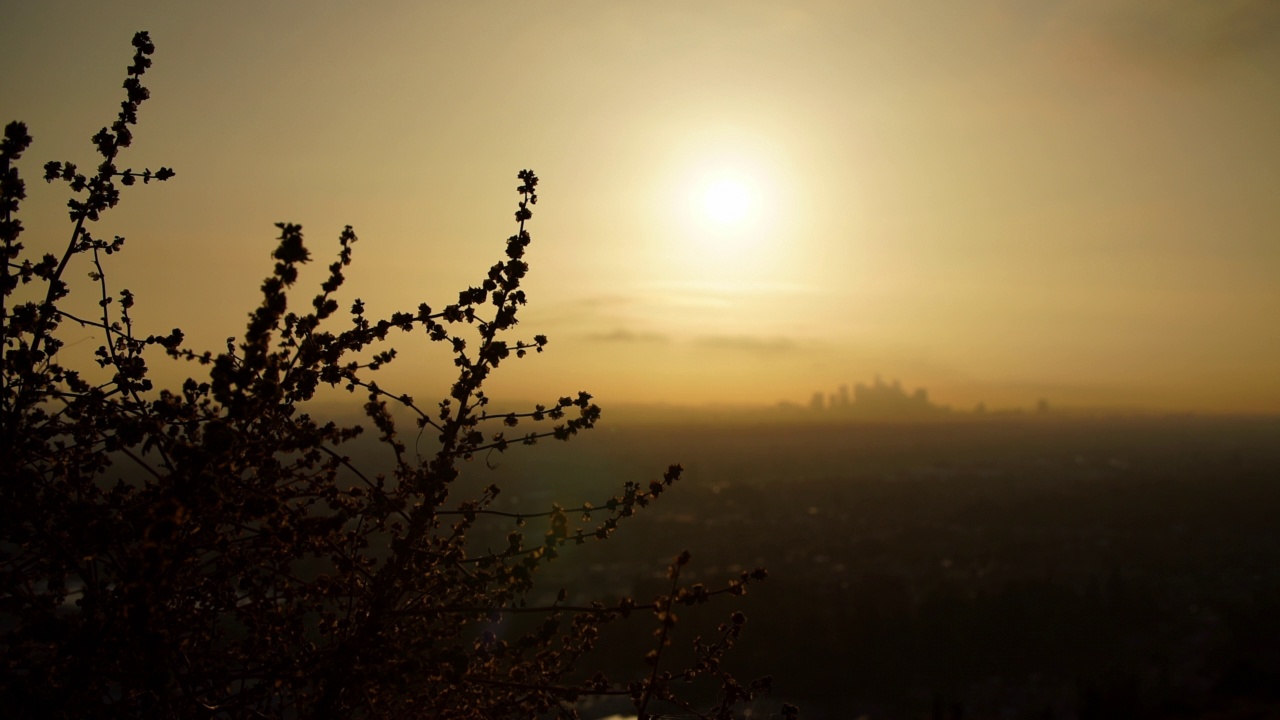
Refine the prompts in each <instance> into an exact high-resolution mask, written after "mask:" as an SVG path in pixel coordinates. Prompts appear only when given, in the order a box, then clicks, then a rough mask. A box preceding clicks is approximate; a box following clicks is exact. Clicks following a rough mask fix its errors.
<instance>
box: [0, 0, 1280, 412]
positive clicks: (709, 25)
mask: <svg viewBox="0 0 1280 720" xmlns="http://www.w3.org/2000/svg"><path fill="white" fill-rule="evenodd" d="M142 29H145V30H149V31H150V32H151V34H152V38H153V40H154V41H155V43H156V45H157V48H158V49H157V53H156V55H155V56H154V57H155V63H156V64H155V67H154V69H153V70H152V72H151V73H149V74H148V75H147V79H146V84H147V86H148V87H149V88H150V89H151V91H152V99H151V100H150V101H149V102H148V103H146V104H145V105H144V106H143V108H142V112H141V123H140V127H139V130H138V132H137V141H136V142H135V143H134V147H133V148H131V150H130V153H129V155H128V156H126V157H125V158H124V159H123V161H122V162H121V163H120V164H121V165H122V166H133V167H135V168H140V167H143V166H151V167H153V168H154V167H156V166H159V165H168V166H171V167H173V168H174V169H176V170H177V173H178V175H177V177H176V178H175V179H173V180H172V181H170V182H169V183H167V184H164V185H160V186H151V187H146V188H143V187H141V186H137V187H134V188H130V189H128V191H127V192H126V197H125V200H124V202H123V204H122V205H121V206H120V207H119V208H118V209H117V210H116V211H114V212H113V213H111V214H110V215H109V216H107V218H106V219H105V220H104V221H103V222H102V223H100V227H99V228H98V231H97V232H98V234H100V235H108V236H109V235H111V234H121V235H125V236H126V237H128V239H129V245H128V246H127V248H126V254H125V255H124V256H123V257H121V258H119V259H116V261H115V263H114V264H113V266H112V267H111V268H110V269H109V271H110V278H111V280H112V282H113V284H114V285H115V286H116V287H117V288H118V287H128V288H130V289H132V290H133V291H134V292H135V293H136V294H137V295H138V302H139V307H138V309H137V311H136V312H135V320H136V321H137V322H138V323H139V324H141V325H142V326H143V327H144V328H147V329H154V330H157V331H159V330H167V329H168V328H170V327H173V326H175V325H176V326H181V327H182V328H183V329H184V330H186V331H187V334H188V337H189V338H190V340H191V344H192V345H194V346H196V347H201V348H203V347H208V348H212V349H218V348H219V347H220V346H221V344H222V343H223V342H224V339H225V338H226V337H227V336H229V335H231V334H237V333H240V332H242V331H243V328H244V324H245V320H246V317H247V313H248V312H249V310H250V309H251V308H252V307H253V305H254V303H255V300H256V297H257V288H258V285H259V284H260V282H261V279H262V277H263V276H264V275H265V274H266V273H267V272H268V271H269V267H270V261H269V257H268V256H269V254H270V252H271V250H272V249H273V247H274V245H273V239H274V237H275V234H276V232H275V228H274V223H276V222H278V221H289V222H297V223H301V224H302V225H303V226H304V228H305V231H306V233H307V238H308V240H309V244H310V246H311V248H312V251H313V254H314V255H315V256H316V257H317V259H320V260H325V261H326V262H327V253H328V252H329V251H331V250H332V249H334V248H336V238H337V236H338V233H339V232H340V231H341V229H342V227H343V226H344V225H346V224H351V225H353V226H354V227H355V230H356V232H357V233H358V234H359V236H360V242H359V243H357V245H356V248H355V249H356V255H355V264H354V265H353V267H352V269H351V272H350V273H348V277H349V284H348V289H349V290H350V293H349V295H348V298H353V297H356V296H359V297H361V298H363V299H364V300H365V302H366V304H367V305H368V307H369V308H370V311H371V312H378V311H383V312H391V311H393V310H398V309H404V308H413V307H416V305H417V304H418V303H419V302H422V301H426V302H428V303H430V304H432V305H433V306H443V305H444V304H446V303H447V302H449V301H451V300H452V299H454V298H456V292H457V291H458V290H460V289H463V288H464V287H465V286H466V285H468V284H470V283H474V282H477V281H478V280H479V279H480V278H481V277H482V276H483V272H484V270H485V269H486V268H487V267H488V265H489V264H491V263H492V262H494V261H496V260H497V259H498V258H499V257H500V255H501V252H502V248H503V243H504V241H505V239H506V237H507V236H508V235H509V234H511V232H512V230H513V227H514V226H513V222H512V212H513V210H514V203H515V200H516V196H515V193H514V189H515V186H516V184H517V183H516V179H515V173H516V171H517V170H519V169H521V168H524V167H530V168H533V169H534V170H536V171H537V172H538V174H539V176H540V177H541V178H542V185H541V190H542V192H541V198H540V202H539V204H538V205H537V208H536V211H535V215H534V218H533V221H532V224H531V226H530V230H531V232H532V235H533V239H534V245H533V246H532V248H531V254H530V256H529V261H530V264H531V266H532V273H531V277H530V279H529V281H528V285H527V286H526V287H527V290H528V293H529V297H530V305H529V307H528V308H527V309H526V312H525V313H524V315H523V322H522V324H521V328H520V329H521V330H523V332H524V333H525V334H527V335H533V334H534V333H545V334H547V335H548V336H550V338H551V345H550V346H549V348H548V352H547V353H545V354H543V355H541V356H537V357H534V358H531V359H528V360H525V361H523V362H520V363H517V364H515V365H513V366H511V367H510V368H507V367H505V366H504V368H503V369H502V370H503V371H502V372H500V373H499V374H498V375H497V376H496V377H495V379H494V385H493V391H492V393H491V394H493V395H496V396H508V397H521V398H531V399H542V398H544V397H547V396H556V395H560V394H564V393H568V392H576V391H577V390H583V389H585V390H589V391H591V392H593V393H594V394H595V395H596V396H597V397H599V398H600V399H601V400H602V402H603V403H604V404H605V407H606V409H607V407H608V403H610V402H613V403H619V402H634V401H661V402H668V403H699V404H700V403H707V402H748V403H762V404H764V403H774V402H777V401H779V400H784V399H785V400H792V401H799V402H803V401H804V400H805V399H806V398H807V397H808V396H809V394H810V393H811V392H813V391H814V390H824V391H832V390H834V389H835V388H836V387H837V386H839V385H841V384H846V383H847V384H852V383H853V382H857V381H866V380H869V379H870V378H872V377H873V376H874V375H875V374H876V373H880V374H883V375H884V376H885V377H886V378H895V377H897V378H901V379H902V381H903V383H904V384H906V385H907V386H909V387H915V386H925V387H927V388H929V390H930V393H931V396H932V397H933V398H934V399H936V400H937V401H938V402H941V403H945V404H950V405H953V406H955V407H960V408H966V407H970V406H972V405H973V404H974V403H976V402H979V401H986V403H987V405H988V406H996V407H999V406H1011V405H1023V406H1026V405H1031V404H1033V403H1034V402H1035V401H1036V400H1037V399H1038V398H1041V397H1045V398H1048V399H1049V400H1050V402H1051V403H1054V404H1058V405H1091V406H1097V405H1113V406H1127V407H1133V406H1143V407H1151V408H1159V409H1177V410H1201V411H1267V412H1278V411H1280V3H1275V2H1271V1H1270V0H1256V1H1248V0H1218V1H1211V0H1171V1H1170V2H1164V3H1150V2H1145V1H1144V0H1086V1H1083V2H1065V1H1057V0H1052V1H1051V0H1044V1H1036V2H1028V1H1026V0H975V1H972V2H956V1H954V0H951V1H938V2H923V1H922V2H786V3H783V2H776V1H775V2H744V1H736V2H710V1H708V2H689V1H687V0H683V1H680V2H667V1H646V2H620V1H619V2H600V1H593V2H564V1H560V0H536V1H533V2H465V3H463V2H447V3H446V2H438V3H432V2H410V1H402V2H368V3H356V2H328V1H317V0H313V1H311V2H306V3H302V2H296V3H285V2H271V3H263V2H240V1H235V2H225V1H224V2H217V3H172V2H159V1H156V2H113V3H91V2H60V1H56V0H44V1H42V2H39V3H35V2H17V1H14V0H7V1H5V2H0V98H3V108H4V111H5V112H4V115H6V117H3V118H0V120H3V121H8V120H10V119H21V120H24V121H26V122H27V123H28V125H29V127H30V130H31V133H32V135H33V136H34V137H35V140H36V142H35V144H34V146H33V148H32V150H31V151H29V152H28V155H27V157H26V161H27V162H26V165H25V166H24V168H23V170H24V172H25V175H26V177H27V178H28V183H29V195H30V199H29V200H28V202H27V203H26V205H25V206H24V212H23V214H22V217H23V219H24V223H25V225H26V226H27V228H28V233H27V235H26V236H25V241H26V242H27V243H28V245H31V246H37V247H44V246H48V247H50V248H52V247H54V246H55V245H58V244H60V243H62V242H65V235H66V233H67V232H68V230H69V226H68V225H67V223H66V222H65V213H64V212H63V211H62V209H61V208H62V206H63V204H64V203H65V200H66V188H65V186H61V185H53V186H47V185H45V184H44V183H43V182H40V181H39V180H38V177H39V174H40V170H39V168H40V166H41V165H42V164H43V163H44V162H45V161H47V160H52V159H58V160H73V161H79V162H82V163H89V162H91V161H92V154H91V153H92V150H91V146H90V144H89V142H88V138H89V137H90V136H91V135H92V134H93V133H94V132H95V131H96V130H97V129H98V128H99V127H101V126H102V125H103V124H106V123H107V122H109V120H110V118H111V117H112V116H113V114H114V111H115V108H117V107H118V102H119V100H120V97H121V91H120V89H119V86H120V82H121V80H123V70H124V67H125V66H126V65H127V64H128V60H129V56H130V54H131V48H130V47H129V39H130V37H131V36H132V33H133V32H134V31H136V30H142ZM322 266H323V264H322V263H319V262H318V263H316V264H315V267H314V276H313V277H315V278H316V280H315V281H316V282H319V277H320V273H321V272H322ZM85 271H86V272H87V268H86V269H85ZM311 294H312V293H311V291H310V289H309V288H308V289H307V290H306V291H304V292H299V293H298V294H297V296H296V299H295V302H296V304H297V305H302V304H305V303H306V302H307V301H308V300H309V298H310V296H311ZM93 300H94V298H93V297H92V296H90V295H87V294H86V295H84V296H83V297H81V299H80V302H83V303H85V304H86V306H87V307H92V305H93ZM84 334H85V336H86V338H88V337H89V336H90V334H89V333H87V332H85V333H84ZM89 344H90V343H87V342H86V343H85V346H86V347H87V346H88V345H89ZM402 344H403V345H406V346H407V348H406V353H407V356H406V357H404V358H403V359H401V360H400V361H398V363H397V364H396V365H393V366H392V368H391V369H390V370H389V373H388V374H389V379H388V383H389V384H391V385H392V386H394V387H395V389H397V390H401V389H403V390H405V391H408V392H411V393H413V394H415V395H418V396H420V397H423V398H425V397H431V396H435V395H439V396H443V395H444V394H445V393H446V392H447V383H448V380H447V377H448V371H449V370H450V367H449V366H448V364H447V361H446V360H444V358H443V357H442V356H440V355H439V354H438V353H435V352H433V351H431V350H427V349H426V348H425V347H423V346H424V345H425V344H424V343H420V342H408V343H402ZM161 364H163V363H161ZM397 366H398V367H397ZM162 377H166V376H165V375H163V374H162Z"/></svg>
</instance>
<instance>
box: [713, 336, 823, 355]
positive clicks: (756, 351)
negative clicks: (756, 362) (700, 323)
mask: <svg viewBox="0 0 1280 720" xmlns="http://www.w3.org/2000/svg"><path fill="white" fill-rule="evenodd" d="M693 344H694V345H696V346H698V347H700V348H703V349H706V350H727V351H732V352H745V353H750V354H753V355H782V354H787V353H793V352H798V351H799V350H800V349H801V348H800V345H799V343H797V342H796V341H795V340H793V339H791V338H787V337H754V336H751V335H703V336H700V337H697V338H694V340H693Z"/></svg>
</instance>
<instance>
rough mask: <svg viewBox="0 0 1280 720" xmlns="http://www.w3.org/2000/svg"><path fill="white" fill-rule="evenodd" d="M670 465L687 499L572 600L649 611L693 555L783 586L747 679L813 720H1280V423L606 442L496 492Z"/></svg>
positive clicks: (603, 437) (757, 601)
mask: <svg viewBox="0 0 1280 720" xmlns="http://www.w3.org/2000/svg"><path fill="white" fill-rule="evenodd" d="M655 447H662V448H666V449H667V451H668V452H673V453H676V457H678V458H680V459H681V460H682V462H684V463H685V464H686V466H687V467H688V468H689V477H690V480H689V481H688V483H687V485H686V486H685V488H684V490H685V492H686V494H685V495H684V499H685V502H683V503H681V504H680V505H678V506H676V505H671V506H666V507H662V508H655V509H654V511H653V512H652V513H649V514H648V515H647V516H646V517H644V518H640V519H639V520H638V522H637V523H636V524H635V525H634V526H633V527H632V528H631V530H632V532H630V533H629V534H627V535H626V537H619V542H618V543H617V544H613V545H612V547H611V548H609V549H610V550H612V551H613V553H612V554H610V555H608V556H606V555H605V554H594V553H593V552H589V553H586V554H583V555H579V556H576V557H574V558H567V559H566V560H567V562H564V563H558V564H557V566H556V567H555V568H554V570H553V571H554V572H555V573H557V575H558V577H557V580H556V582H557V583H563V584H565V585H566V586H567V587H570V588H575V589H577V590H578V591H581V592H588V593H592V592H596V593H598V592H600V591H602V590H603V591H607V592H610V593H614V594H617V595H626V594H633V593H634V594H637V595H644V594H646V593H649V592H652V591H654V590H655V589H657V588H658V587H659V586H660V583H661V579H660V577H658V576H655V575H653V574H651V573H650V574H646V573H643V572H640V571H639V569H640V568H645V567H652V565H653V563H654V562H656V561H657V560H658V559H659V558H661V557H663V556H664V555H666V554H668V553H670V552H671V550H672V549H673V548H679V547H683V546H696V547H700V548H702V551H701V552H700V554H699V560H700V563H701V564H700V566H699V568H698V570H699V571H701V572H705V573H708V575H709V576H711V577H714V576H716V575H717V574H718V573H723V572H726V571H728V572H732V571H734V570H736V569H738V567H739V566H738V563H746V564H757V563H763V564H767V565H768V566H769V568H770V570H771V573H772V574H771V579H770V582H769V583H768V584H766V585H764V586H761V587H760V588H759V589H758V590H753V592H752V594H751V595H750V596H748V597H746V598H744V599H743V600H744V603H743V606H742V607H743V608H744V610H746V611H747V612H748V613H749V614H751V616H752V617H753V618H757V619H759V622H754V623H753V624H752V625H751V627H750V628H749V631H748V632H747V633H746V634H744V638H743V641H742V643H741V644H740V645H739V646H738V648H737V653H736V655H735V657H734V658H733V664H732V667H735V668H737V669H739V670H741V671H742V672H743V673H745V674H747V675H750V674H751V673H753V672H756V671H758V670H760V669H762V668H766V667H768V668H772V670H771V672H773V674H774V675H775V679H776V682H777V683H779V684H780V685H781V686H784V687H786V688H787V689H788V691H789V693H788V697H789V698H790V699H793V700H794V701H795V702H797V704H799V705H800V707H801V710H802V711H803V712H804V714H805V716H806V717H816V718H833V719H834V718H856V717H859V716H861V715H863V714H865V715H867V716H868V717H870V718H961V717H963V718H1059V719H1061V718H1082V719H1084V718H1183V717H1186V718H1270V717H1278V716H1280V521H1278V520H1277V518H1280V419H1276V418H1194V417H1181V418H1178V417H1168V418H1127V419H1125V418H1117V419H1105V418H1100V419H1076V420H1063V421H1055V420H1053V419H1044V418H1039V419H1037V418H1027V419H1024V420H1009V421H991V422H970V423H956V424H926V425H915V426H912V425H878V426H877V425H845V426H840V425H831V426H818V427H815V426H803V427H802V426H786V425H776V426H768V425H762V426H756V427H743V426H735V427H711V426H706V425H668V426H654V425H646V426H634V427H621V428H613V429H610V428H609V426H608V424H607V423H606V425H605V427H604V428H603V429H602V430H601V431H599V432H598V433H597V434H596V435H595V436H593V437H591V438H588V439H585V441H584V443H583V444H582V445H580V446H579V447H577V448H574V450H575V451H576V452H575V453H574V454H573V456H572V457H570V456H569V454H567V453H563V452H558V453H555V454H553V455H550V456H547V455H544V456H541V457H539V458H533V457H532V456H531V457H529V458H526V459H517V458H511V459H509V461H505V462H503V463H502V467H500V468H499V469H498V470H497V471H496V472H497V473H498V474H499V476H502V477H504V478H506V480H505V482H506V484H507V485H508V487H509V488H511V490H512V492H513V494H517V495H521V496H523V497H525V498H527V497H538V498H554V497H556V496H557V494H558V493H562V492H570V491H581V488H582V487H583V486H589V485H590V484H591V483H593V482H598V478H600V477H614V478H618V479H627V478H629V477H633V476H635V475H637V474H638V473H640V472H642V471H643V468H644V462H643V461H644V458H645V457H647V456H650V455H651V453H652V449H653V448H655ZM526 461H528V463H529V464H526ZM532 463H537V464H536V465H534V464H532ZM556 477H559V478H563V482H562V483H561V484H559V485H548V484H547V483H546V482H545V481H544V480H535V479H534V478H541V479H545V478H556ZM623 632H625V630H623ZM641 640H642V638H640V637H638V636H632V637H631V640H630V641H631V642H640V641H641Z"/></svg>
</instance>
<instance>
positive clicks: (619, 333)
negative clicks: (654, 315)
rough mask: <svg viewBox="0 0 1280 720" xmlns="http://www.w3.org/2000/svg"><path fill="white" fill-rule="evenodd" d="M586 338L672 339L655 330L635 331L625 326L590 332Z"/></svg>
mask: <svg viewBox="0 0 1280 720" xmlns="http://www.w3.org/2000/svg"><path fill="white" fill-rule="evenodd" d="M584 338H585V339H586V340H589V341H591V342H599V343H665V342H668V341H670V338H668V337H667V336H666V335H663V334H661V333H654V332H634V331H631V330H626V329H623V328H618V329H616V330H611V331H609V332H603V333H590V334H588V335H585V336H584Z"/></svg>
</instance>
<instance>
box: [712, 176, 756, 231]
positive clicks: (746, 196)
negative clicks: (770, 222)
mask: <svg viewBox="0 0 1280 720" xmlns="http://www.w3.org/2000/svg"><path fill="white" fill-rule="evenodd" d="M757 202H758V199H757V198H755V197H754V191H753V188H752V187H751V186H750V184H749V183H748V182H746V181H745V180H744V179H742V178H738V177H720V178H714V179H712V180H711V181H710V182H708V183H707V184H706V187H705V188H704V189H703V190H702V198H701V203H702V208H701V211H702V214H703V216H704V217H705V218H706V219H707V220H709V221H710V222H711V224H712V225H715V226H719V227H721V228H729V227H733V226H738V225H742V224H744V223H745V222H746V221H747V219H748V217H749V216H750V215H751V211H752V208H753V205H754V204H755V203H757Z"/></svg>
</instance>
